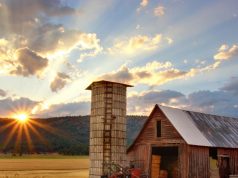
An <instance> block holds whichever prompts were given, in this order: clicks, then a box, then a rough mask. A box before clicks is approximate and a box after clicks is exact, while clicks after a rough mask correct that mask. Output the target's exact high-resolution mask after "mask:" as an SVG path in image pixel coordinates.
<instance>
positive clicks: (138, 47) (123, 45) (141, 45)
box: [107, 34, 172, 55]
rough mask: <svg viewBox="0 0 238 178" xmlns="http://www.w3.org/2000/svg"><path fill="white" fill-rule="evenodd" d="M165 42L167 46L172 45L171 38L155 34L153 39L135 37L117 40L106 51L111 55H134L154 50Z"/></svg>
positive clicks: (142, 36)
mask: <svg viewBox="0 0 238 178" xmlns="http://www.w3.org/2000/svg"><path fill="white" fill-rule="evenodd" d="M166 39H167V40H168V41H167V40H166ZM165 41H166V42H167V43H168V44H170V43H172V39H171V38H166V37H164V36H163V35H162V34H156V35H155V36H154V37H149V36H146V35H137V36H133V37H130V38H127V39H121V40H120V39H118V40H116V41H115V42H114V44H113V46H112V47H111V48H108V49H107V50H108V52H109V54H111V55H117V54H125V55H135V54H138V53H141V52H146V51H153V50H156V49H158V48H159V46H161V45H162V44H163V43H164V42H165Z"/></svg>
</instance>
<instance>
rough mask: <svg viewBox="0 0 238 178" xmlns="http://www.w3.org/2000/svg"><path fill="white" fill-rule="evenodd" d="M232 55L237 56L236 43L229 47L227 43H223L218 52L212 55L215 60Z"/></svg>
mask: <svg viewBox="0 0 238 178" xmlns="http://www.w3.org/2000/svg"><path fill="white" fill-rule="evenodd" d="M234 56H238V45H236V44H234V45H233V46H232V47H230V48H229V46H228V45H226V44H223V45H221V47H220V48H219V50H218V53H217V54H215V55H214V59H215V60H218V61H219V60H220V61H222V60H228V59H230V58H232V57H234Z"/></svg>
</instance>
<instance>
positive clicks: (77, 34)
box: [28, 24, 102, 61]
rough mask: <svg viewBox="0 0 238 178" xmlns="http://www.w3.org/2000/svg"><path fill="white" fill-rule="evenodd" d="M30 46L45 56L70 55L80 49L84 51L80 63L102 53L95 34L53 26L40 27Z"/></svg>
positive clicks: (29, 43)
mask: <svg viewBox="0 0 238 178" xmlns="http://www.w3.org/2000/svg"><path fill="white" fill-rule="evenodd" d="M28 45H29V47H30V48H32V49H34V50H36V51H38V52H40V53H43V54H54V53H57V52H61V53H70V52H71V51H72V50H73V49H78V50H80V51H82V52H81V55H80V61H82V60H83V59H84V58H86V57H90V56H96V55H97V54H98V53H99V52H101V51H102V47H101V46H100V39H98V38H97V35H96V34H95V33H83V32H81V31H78V30H70V29H65V28H64V27H63V26H61V25H52V24H44V25H42V26H41V27H39V28H38V34H36V35H35V36H34V37H33V38H32V39H31V40H29V42H28Z"/></svg>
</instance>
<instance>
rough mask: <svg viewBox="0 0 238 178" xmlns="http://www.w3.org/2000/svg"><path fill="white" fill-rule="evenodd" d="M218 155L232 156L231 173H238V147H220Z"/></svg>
mask: <svg viewBox="0 0 238 178" xmlns="http://www.w3.org/2000/svg"><path fill="white" fill-rule="evenodd" d="M217 154H218V155H229V156H230V171H231V174H236V175H237V174H238V149H225V148H219V149H218V150H217Z"/></svg>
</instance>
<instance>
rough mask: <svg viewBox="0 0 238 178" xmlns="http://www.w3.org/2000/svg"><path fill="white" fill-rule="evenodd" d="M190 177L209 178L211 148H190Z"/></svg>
mask: <svg viewBox="0 0 238 178" xmlns="http://www.w3.org/2000/svg"><path fill="white" fill-rule="evenodd" d="M188 153H189V160H188V161H189V175H188V177H189V178H190V177H191V178H201V177H202V178H209V169H210V163H209V148H208V147H199V146H189V148H188Z"/></svg>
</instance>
